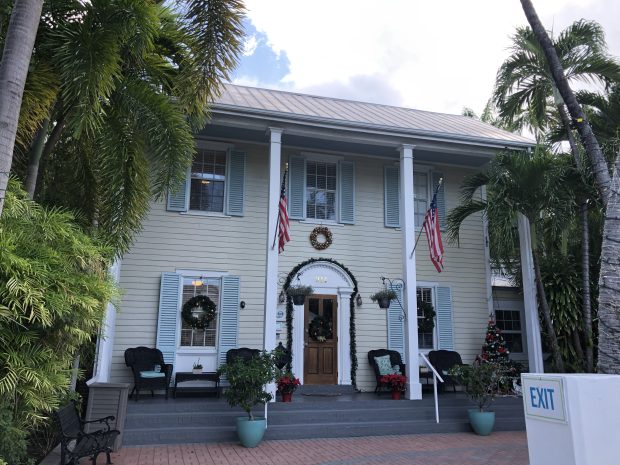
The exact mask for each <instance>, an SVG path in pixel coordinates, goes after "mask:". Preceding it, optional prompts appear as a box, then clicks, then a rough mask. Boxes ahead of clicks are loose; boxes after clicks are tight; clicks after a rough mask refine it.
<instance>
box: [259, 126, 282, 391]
mask: <svg viewBox="0 0 620 465" xmlns="http://www.w3.org/2000/svg"><path fill="white" fill-rule="evenodd" d="M269 136H270V145H269V200H268V201H269V204H268V213H267V250H266V260H265V321H264V333H263V348H264V349H265V350H273V349H275V348H276V313H277V306H278V245H277V243H276V244H275V247H273V245H274V242H273V239H274V235H275V233H276V222H277V221H278V204H279V199H280V184H281V182H282V180H281V179H280V157H281V148H282V147H281V141H282V129H278V128H269ZM276 242H277V241H276ZM267 390H268V391H269V392H271V394H272V395H273V396H274V398H273V400H275V392H276V386H275V384H274V383H271V384H270V385H268V386H267Z"/></svg>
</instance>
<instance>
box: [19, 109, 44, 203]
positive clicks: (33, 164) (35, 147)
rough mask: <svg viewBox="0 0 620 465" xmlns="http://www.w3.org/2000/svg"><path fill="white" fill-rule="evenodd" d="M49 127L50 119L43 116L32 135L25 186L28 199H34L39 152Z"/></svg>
mask: <svg viewBox="0 0 620 465" xmlns="http://www.w3.org/2000/svg"><path fill="white" fill-rule="evenodd" d="M49 127H50V119H49V118H45V119H44V120H43V123H41V127H40V128H39V130H38V131H37V134H36V135H35V136H34V141H33V142H32V147H31V148H30V153H29V157H28V171H27V173H26V181H25V183H24V184H25V187H26V192H28V197H29V198H30V200H33V199H34V191H35V189H36V187H37V176H38V175H39V161H41V154H42V153H43V147H45V139H46V137H47V131H48V129H49Z"/></svg>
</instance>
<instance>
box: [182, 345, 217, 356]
mask: <svg viewBox="0 0 620 465" xmlns="http://www.w3.org/2000/svg"><path fill="white" fill-rule="evenodd" d="M198 353H199V354H205V353H207V354H213V355H216V354H217V349H216V348H215V347H212V346H205V347H200V346H192V347H189V346H187V347H185V346H182V347H179V348H178V349H177V354H179V355H183V354H198Z"/></svg>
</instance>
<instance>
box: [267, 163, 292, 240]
mask: <svg viewBox="0 0 620 465" xmlns="http://www.w3.org/2000/svg"><path fill="white" fill-rule="evenodd" d="M286 173H288V163H287V164H286V168H285V169H284V176H282V186H281V187H280V197H278V205H279V204H280V199H282V192H284V188H285V186H286ZM278 211H279V207H278ZM279 229H280V215H278V217H277V218H276V229H275V232H274V234H273V244H271V250H273V249H274V248H275V246H276V239H277V238H278V230H279Z"/></svg>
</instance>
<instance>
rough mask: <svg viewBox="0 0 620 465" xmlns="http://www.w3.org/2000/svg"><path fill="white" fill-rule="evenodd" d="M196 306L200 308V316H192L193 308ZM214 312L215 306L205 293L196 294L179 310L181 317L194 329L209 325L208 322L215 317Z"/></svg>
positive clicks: (204, 327)
mask: <svg viewBox="0 0 620 465" xmlns="http://www.w3.org/2000/svg"><path fill="white" fill-rule="evenodd" d="M196 307H200V308H201V310H202V314H201V315H200V316H194V314H193V310H194V309H195V308H196ZM216 313H217V311H216V306H215V304H214V303H213V301H212V300H211V299H209V297H207V296H206V295H197V296H196V297H192V298H191V299H189V300H188V301H187V302H185V305H183V309H182V310H181V317H182V318H183V321H185V323H187V324H188V325H189V326H191V327H192V328H194V329H206V328H208V327H209V323H211V322H212V321H213V319H214V318H215V315H216Z"/></svg>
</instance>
